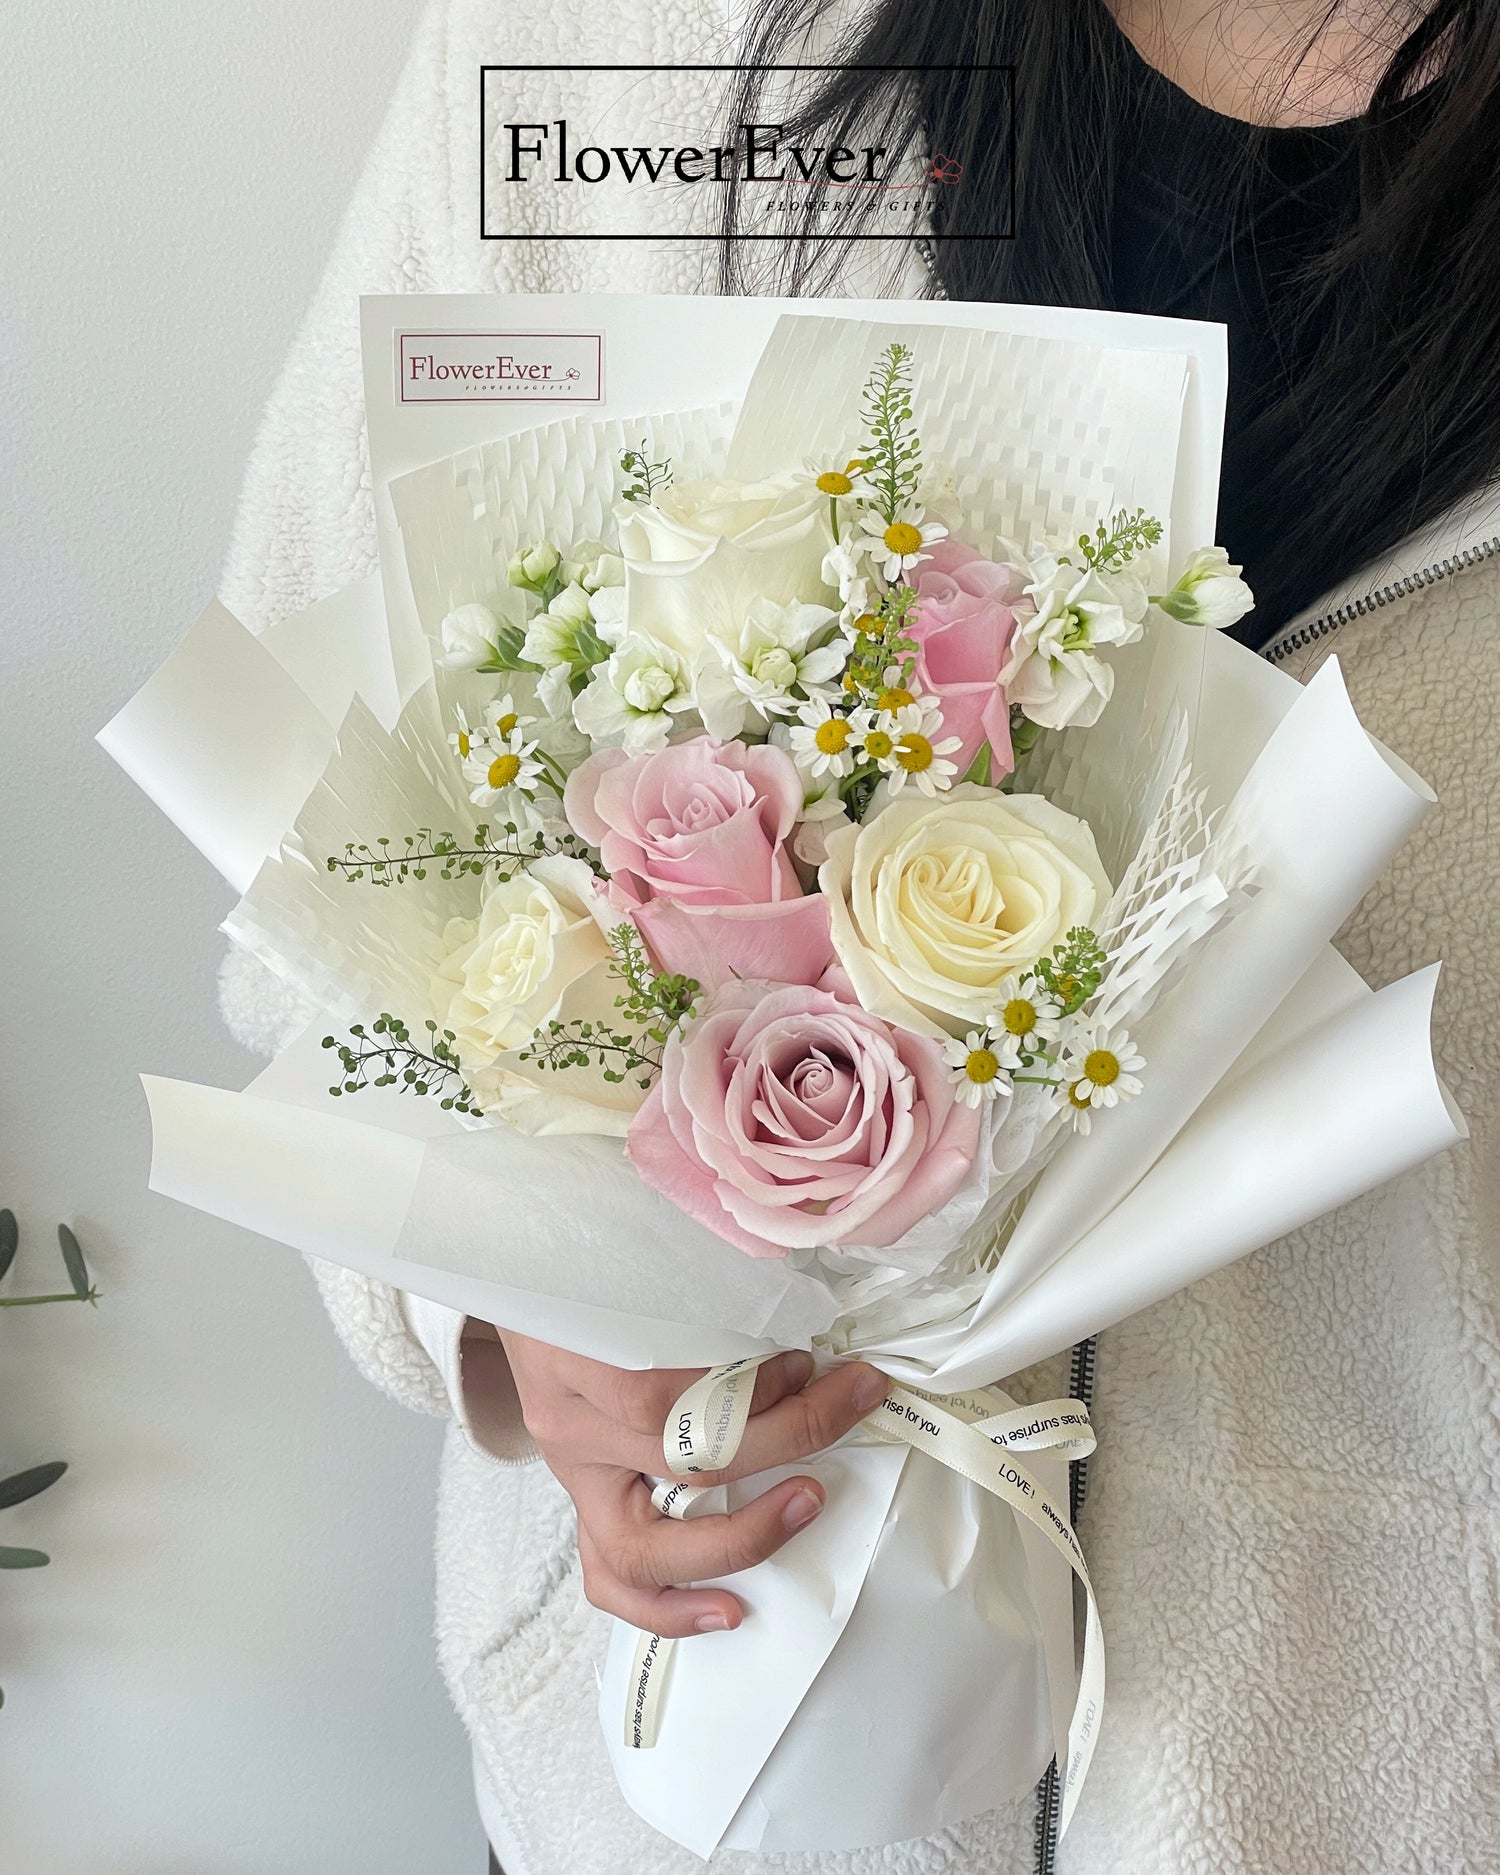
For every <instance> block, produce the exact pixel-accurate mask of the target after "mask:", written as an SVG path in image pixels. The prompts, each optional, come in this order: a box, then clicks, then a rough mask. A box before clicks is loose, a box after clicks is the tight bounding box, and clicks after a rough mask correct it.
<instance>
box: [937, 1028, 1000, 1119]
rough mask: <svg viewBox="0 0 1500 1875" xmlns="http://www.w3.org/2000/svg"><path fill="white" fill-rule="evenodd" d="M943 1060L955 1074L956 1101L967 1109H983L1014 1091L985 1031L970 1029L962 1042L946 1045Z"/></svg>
mask: <svg viewBox="0 0 1500 1875" xmlns="http://www.w3.org/2000/svg"><path fill="white" fill-rule="evenodd" d="M943 1059H944V1061H946V1062H947V1064H948V1066H949V1067H950V1068H952V1069H953V1070H954V1079H955V1080H956V1081H957V1083H958V1088H957V1094H958V1098H959V1099H960V1100H961V1101H962V1102H963V1104H964V1105H965V1106H966V1107H979V1106H983V1105H985V1104H986V1102H988V1101H991V1100H997V1099H1002V1098H1006V1097H1008V1096H1009V1095H1010V1094H1011V1093H1012V1092H1013V1091H1014V1090H1013V1089H1012V1087H1011V1084H1010V1076H1009V1075H1008V1074H1007V1073H1006V1072H1005V1068H1006V1064H1005V1063H1004V1062H1003V1061H1002V1060H1001V1059H1000V1057H999V1055H998V1054H997V1053H996V1052H995V1049H994V1047H993V1045H992V1041H991V1037H990V1036H989V1034H988V1033H987V1032H986V1031H985V1030H984V1029H970V1031H969V1033H968V1034H967V1035H965V1036H964V1037H962V1039H959V1038H957V1037H955V1038H954V1039H953V1040H951V1041H947V1042H945V1043H944V1044H943Z"/></svg>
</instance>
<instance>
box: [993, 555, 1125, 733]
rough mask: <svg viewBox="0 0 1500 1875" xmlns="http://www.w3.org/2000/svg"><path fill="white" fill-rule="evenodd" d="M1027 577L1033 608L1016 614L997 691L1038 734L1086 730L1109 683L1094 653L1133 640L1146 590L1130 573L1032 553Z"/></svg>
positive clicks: (1107, 670) (1106, 694)
mask: <svg viewBox="0 0 1500 1875" xmlns="http://www.w3.org/2000/svg"><path fill="white" fill-rule="evenodd" d="M1031 575H1032V577H1031V583H1030V584H1029V585H1028V586H1027V588H1026V597H1027V598H1028V599H1029V600H1030V601H1031V603H1032V604H1033V605H1034V606H1035V608H1036V610H1035V612H1034V613H1033V614H1032V615H1031V616H1030V617H1029V618H1028V617H1026V616H1024V615H1020V614H1018V618H1017V623H1016V630H1015V635H1014V636H1013V637H1012V639H1011V645H1010V654H1009V656H1008V657H1007V659H1006V661H1005V664H1004V667H1003V668H1002V669H1001V672H1000V685H1001V688H1002V689H1003V690H1004V692H1005V694H1006V696H1007V697H1008V698H1009V700H1010V701H1011V702H1012V703H1013V704H1017V705H1019V707H1020V709H1021V710H1022V712H1023V713H1024V714H1025V715H1026V716H1027V717H1029V718H1030V719H1031V721H1032V722H1034V723H1036V724H1038V725H1039V726H1040V727H1041V728H1043V729H1066V728H1067V727H1068V726H1069V725H1070V724H1075V723H1076V724H1077V725H1079V726H1080V727H1081V728H1088V727H1090V726H1091V725H1092V724H1094V723H1097V722H1098V720H1099V718H1100V716H1101V715H1102V714H1103V711H1104V706H1105V704H1106V703H1108V701H1109V699H1110V696H1111V694H1112V692H1113V690H1114V683H1115V675H1114V672H1113V671H1112V670H1111V669H1110V667H1109V665H1108V664H1106V663H1105V662H1104V660H1103V659H1102V658H1101V657H1099V655H1098V653H1099V651H1100V650H1101V649H1103V648H1104V647H1106V646H1109V645H1127V644H1131V643H1133V642H1134V641H1135V640H1136V639H1137V638H1139V637H1140V635H1141V624H1142V621H1143V619H1144V618H1145V616H1146V607H1147V605H1148V603H1149V601H1148V599H1147V597H1146V590H1145V588H1144V587H1143V586H1142V585H1141V582H1140V581H1139V580H1138V579H1137V578H1136V577H1135V575H1134V574H1133V573H1130V572H1110V573H1105V572H1101V571H1100V570H1099V569H1098V568H1097V567H1091V566H1075V565H1074V564H1073V563H1072V562H1071V561H1068V560H1065V559H1060V558H1059V557H1058V556H1057V555H1056V554H1055V553H1050V552H1042V553H1038V554H1036V555H1034V557H1033V558H1032V561H1031Z"/></svg>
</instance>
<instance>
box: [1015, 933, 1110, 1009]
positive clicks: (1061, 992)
mask: <svg viewBox="0 0 1500 1875" xmlns="http://www.w3.org/2000/svg"><path fill="white" fill-rule="evenodd" d="M1108 963H1109V956H1108V953H1107V952H1106V951H1105V950H1104V948H1103V946H1102V945H1101V944H1100V942H1099V940H1098V938H1096V937H1095V936H1094V934H1093V932H1092V931H1090V930H1088V929H1087V928H1086V927H1085V926H1083V925H1075V926H1074V927H1073V929H1072V930H1071V931H1069V932H1068V934H1067V936H1066V937H1065V938H1064V939H1063V941H1062V943H1061V944H1059V945H1058V947H1057V949H1056V950H1055V951H1053V953H1052V955H1051V956H1050V957H1043V958H1042V959H1041V961H1040V962H1039V963H1038V964H1037V965H1036V966H1035V968H1034V969H1033V970H1032V972H1031V975H1032V976H1033V977H1034V978H1035V980H1036V981H1037V982H1038V983H1039V984H1041V986H1042V988H1043V989H1044V990H1048V991H1050V992H1051V994H1052V995H1053V996H1055V997H1056V998H1057V1000H1058V1002H1059V1003H1060V1004H1061V1005H1062V1013H1063V1014H1064V1015H1065V1016H1071V1015H1073V1014H1075V1013H1076V1011H1078V1010H1080V1009H1082V1007H1083V1005H1084V1004H1085V1003H1086V1002H1087V1001H1088V1000H1089V998H1090V997H1091V996H1092V995H1093V994H1094V992H1095V991H1096V990H1097V989H1098V987H1099V985H1100V983H1101V982H1102V981H1103V980H1104V971H1105V968H1106V966H1107V965H1108Z"/></svg>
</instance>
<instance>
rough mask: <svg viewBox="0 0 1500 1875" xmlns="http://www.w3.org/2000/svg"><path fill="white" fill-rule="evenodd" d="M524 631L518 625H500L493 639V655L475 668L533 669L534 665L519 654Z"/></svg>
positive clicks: (499, 669) (493, 669)
mask: <svg viewBox="0 0 1500 1875" xmlns="http://www.w3.org/2000/svg"><path fill="white" fill-rule="evenodd" d="M525 642H526V633H525V631H524V630H523V629H522V627H521V626H519V625H502V626H501V627H500V630H499V632H498V634H497V635H496V637H495V640H494V651H495V655H494V656H493V657H491V658H486V659H485V661H484V663H483V664H480V665H477V666H476V667H475V668H476V669H478V670H481V671H535V669H536V666H535V665H534V664H532V663H530V662H528V660H527V659H525V658H523V657H522V656H521V646H522V645H523V644H524V643H525Z"/></svg>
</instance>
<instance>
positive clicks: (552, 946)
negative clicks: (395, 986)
mask: <svg viewBox="0 0 1500 1875" xmlns="http://www.w3.org/2000/svg"><path fill="white" fill-rule="evenodd" d="M596 904H597V894H596V892H595V891H594V888H593V874H592V873H591V872H590V870H589V868H588V866H587V865H586V864H585V863H584V862H583V861H582V860H580V859H568V858H564V857H562V856H560V855H557V854H552V855H549V856H548V857H546V858H543V859H537V860H533V861H532V862H531V864H530V865H529V866H526V867H520V868H518V869H517V871H515V872H514V873H513V874H512V875H511V877H510V878H509V879H508V880H496V881H494V882H492V883H491V884H490V886H489V888H488V890H487V891H486V893H485V897H484V902H483V904H482V906H481V907H480V913H479V918H478V920H477V921H476V920H474V919H454V920H453V921H452V922H450V924H449V925H448V927H447V929H446V931H445V933H444V938H445V942H446V945H447V955H446V956H445V957H444V959H443V961H442V963H441V964H439V966H438V969H437V972H436V974H435V975H434V977H433V980H432V989H433V1001H434V1006H435V1008H434V1013H435V1014H437V1016H438V1018H439V1027H440V1028H450V1029H452V1030H453V1032H454V1035H455V1036H456V1038H457V1041H456V1046H457V1049H458V1054H459V1058H460V1060H461V1061H462V1062H463V1063H464V1065H465V1067H467V1068H473V1069H476V1070H477V1069H480V1068H484V1067H488V1066H489V1065H490V1063H492V1062H493V1061H494V1059H495V1057H496V1055H498V1054H499V1053H500V1052H501V1051H502V1050H504V1049H507V1048H519V1047H522V1046H524V1044H525V1043H526V1042H528V1041H530V1039H531V1037H532V1036H533V1035H534V1034H535V1033H536V1031H537V1030H538V1029H539V1028H541V1027H542V1026H543V1024H545V1023H547V1022H549V1021H551V1020H552V1018H553V1016H554V1015H555V1013H556V1011H557V1007H558V1004H559V1003H560V1002H561V1000H562V997H563V992H564V991H565V990H566V989H567V988H568V986H569V985H570V984H571V983H573V982H574V981H575V980H576V979H577V978H578V977H579V976H581V975H582V974H583V973H584V972H585V971H586V970H590V969H592V968H594V966H596V965H598V964H602V963H605V962H606V961H607V959H608V956H609V943H608V940H607V938H606V937H605V934H604V931H603V929H602V928H601V922H600V919H599V917H598V915H597V912H596Z"/></svg>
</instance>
